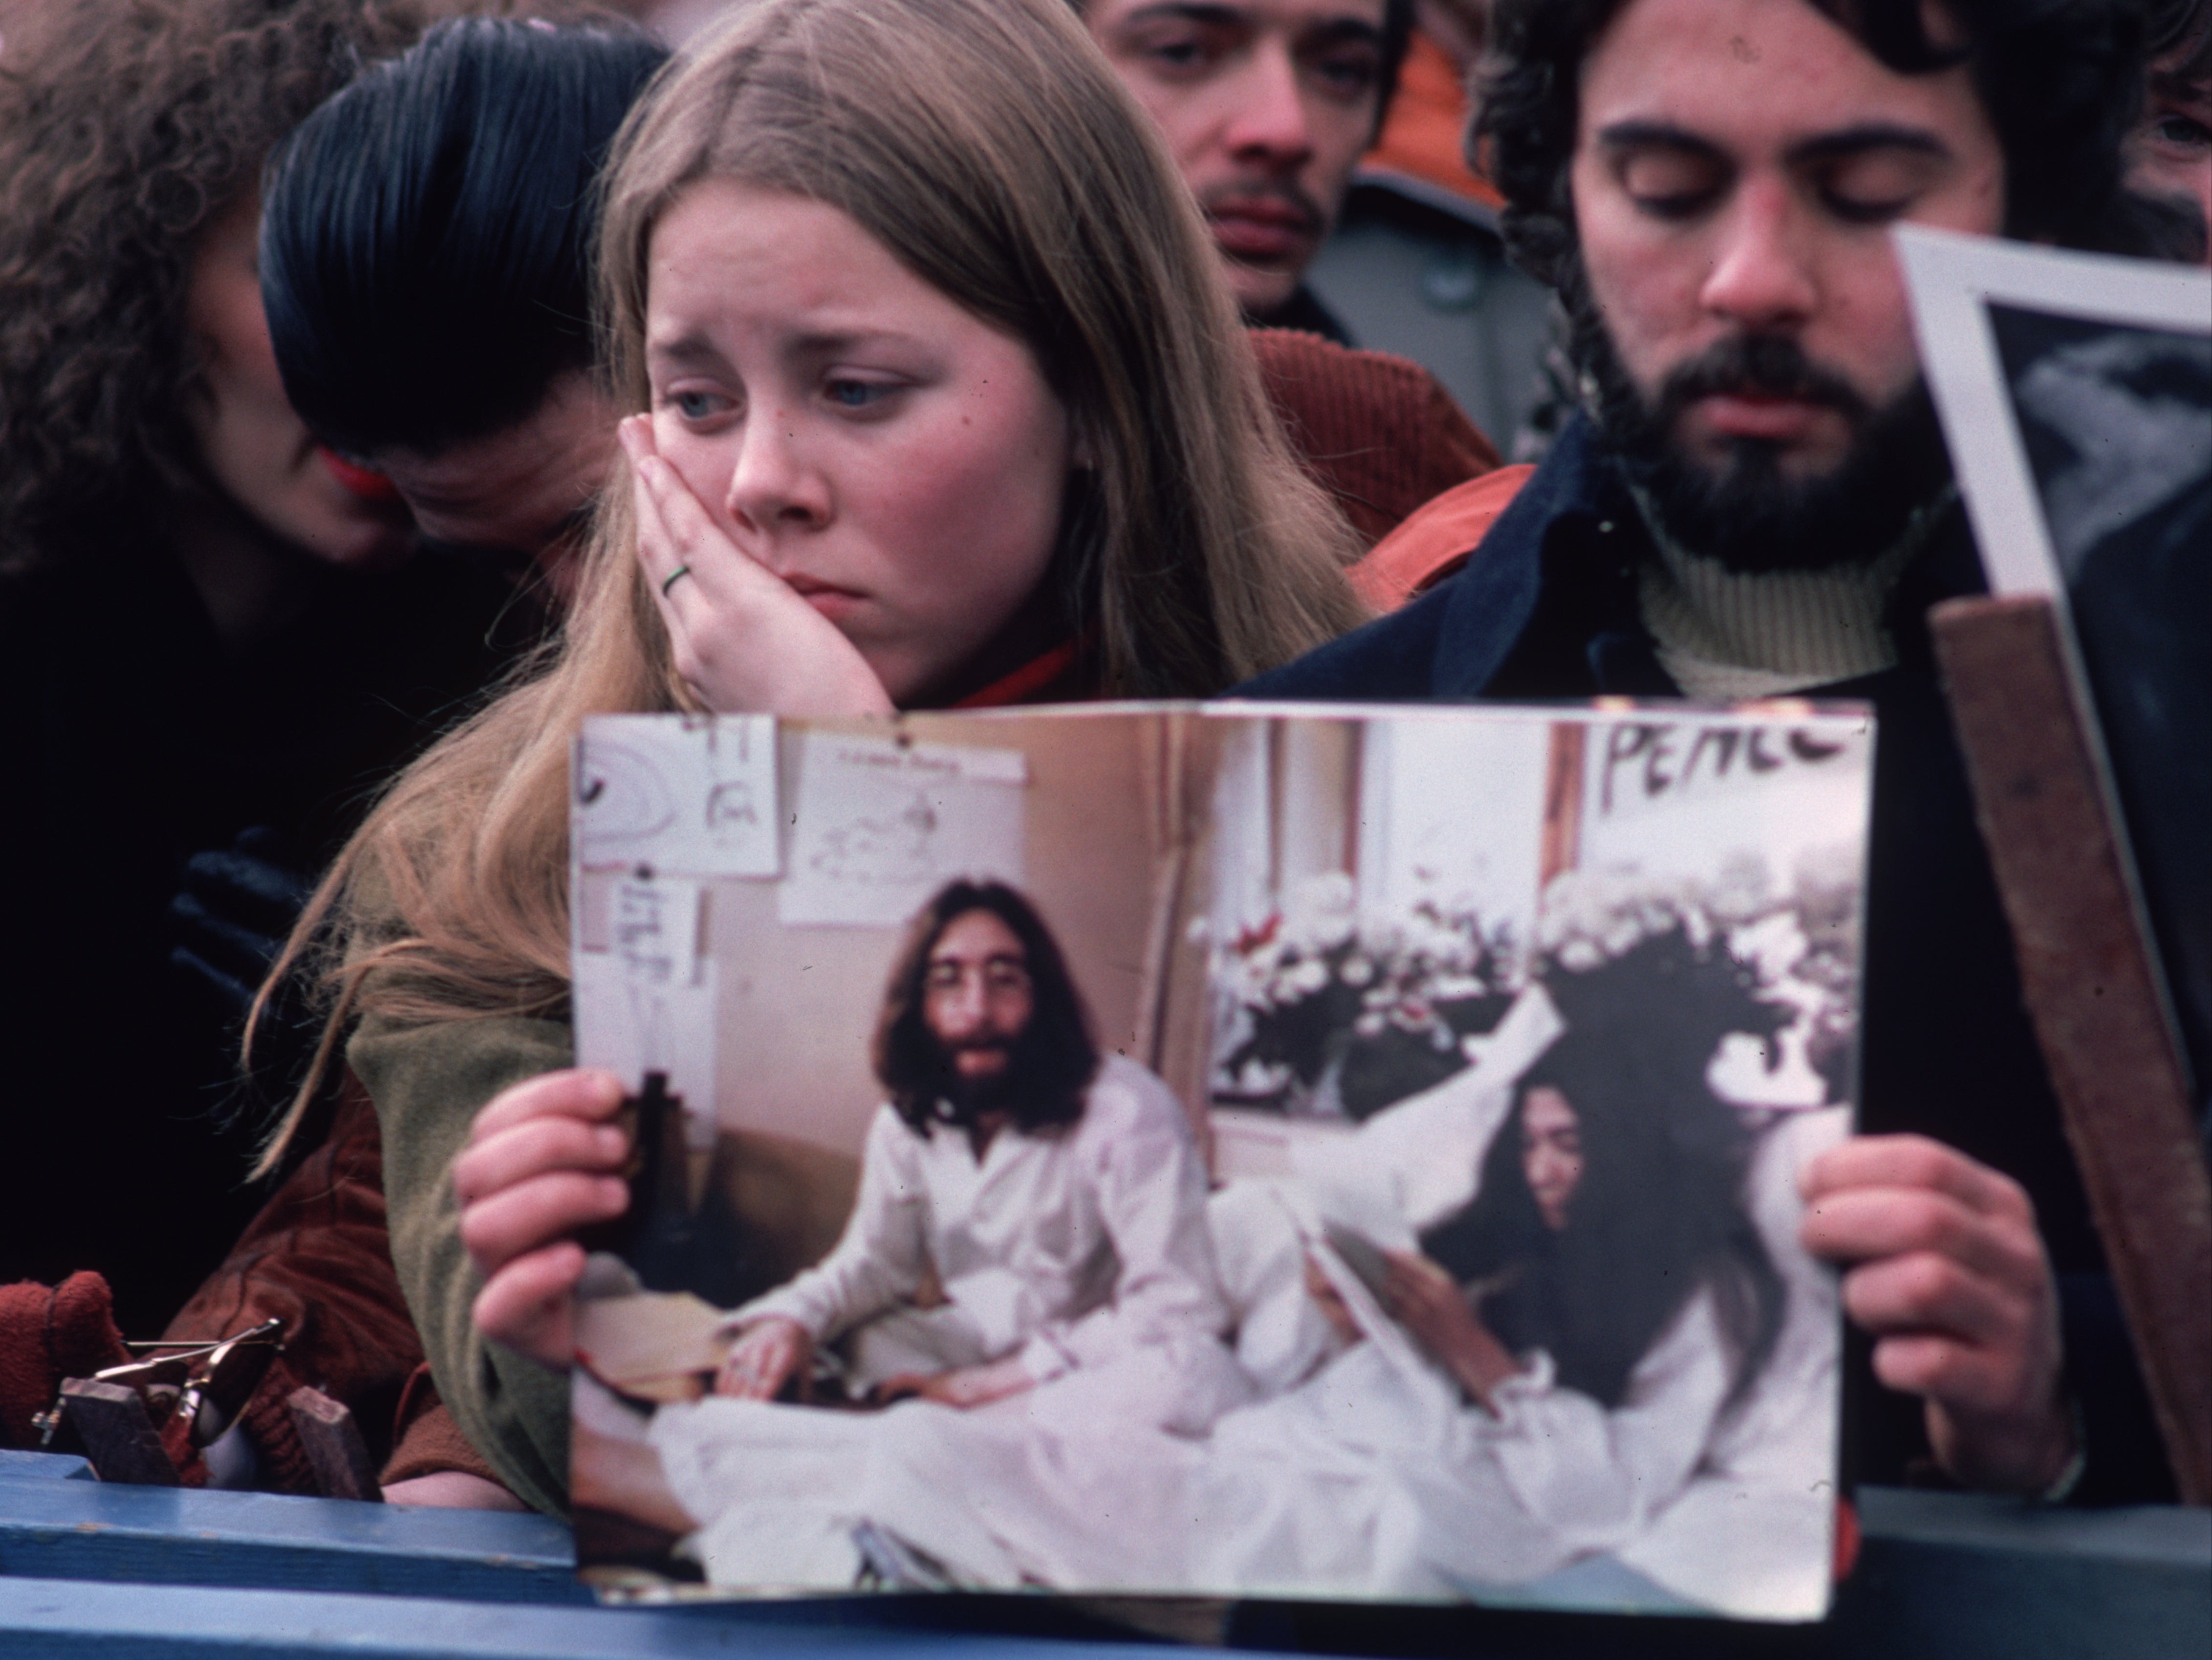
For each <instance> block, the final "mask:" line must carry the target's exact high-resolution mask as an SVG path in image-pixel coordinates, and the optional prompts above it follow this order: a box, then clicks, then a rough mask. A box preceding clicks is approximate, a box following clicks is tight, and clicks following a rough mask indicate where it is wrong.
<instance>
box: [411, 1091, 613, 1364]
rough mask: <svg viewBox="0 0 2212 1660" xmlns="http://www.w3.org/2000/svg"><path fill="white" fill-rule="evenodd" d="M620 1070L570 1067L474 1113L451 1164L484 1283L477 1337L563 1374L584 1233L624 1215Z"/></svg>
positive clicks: (468, 1241) (465, 1233)
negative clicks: (474, 1118)
mask: <svg viewBox="0 0 2212 1660" xmlns="http://www.w3.org/2000/svg"><path fill="white" fill-rule="evenodd" d="M622 1102H623V1089H622V1085H621V1084H620V1083H619V1082H618V1081H617V1079H615V1076H614V1074H613V1073H606V1072H596V1071H586V1070H584V1069H582V1068H580V1067H571V1068H568V1069H567V1070H564V1071H561V1072H549V1073H542V1074H540V1075H539V1076H538V1077H536V1078H531V1079H525V1080H524V1081H523V1082H521V1083H520V1084H516V1085H513V1086H512V1087H510V1088H507V1089H504V1090H501V1091H500V1092H499V1093H498V1094H497V1095H495V1096H494V1097H493V1098H491V1100H490V1102H489V1104H487V1105H486V1106H485V1108H484V1110H483V1111H482V1112H480V1113H478V1114H477V1121H476V1123H475V1125H474V1126H473V1127H472V1128H471V1129H470V1131H469V1140H468V1145H467V1146H465V1147H463V1148H462V1149H461V1151H460V1152H459V1155H458V1156H456V1157H455V1158H454V1160H453V1192H454V1195H455V1196H456V1197H458V1198H459V1200H460V1201H461V1243H462V1244H464V1245H465V1246H466V1247H467V1248H468V1253H469V1256H470V1259H471V1261H472V1262H475V1264H476V1266H477V1272H478V1273H479V1274H482V1275H483V1281H484V1286H483V1291H481V1292H478V1293H477V1300H476V1306H475V1310H474V1312H475V1315H476V1323H477V1330H479V1331H481V1332H482V1333H483V1335H485V1336H487V1337H489V1338H490V1339H491V1340H492V1341H494V1342H496V1343H501V1344H503V1345H505V1346H506V1347H508V1348H510V1349H513V1350H514V1351H515V1352H516V1353H520V1354H526V1355H528V1356H529V1357H530V1358H531V1359H533V1360H536V1361H538V1362H539V1363H541V1364H542V1365H548V1366H551V1367H554V1368H556V1370H566V1369H567V1367H568V1364H569V1362H570V1361H571V1360H572V1359H574V1354H575V1302H574V1291H575V1287H576V1281H577V1280H578V1279H579V1278H580V1277H581V1275H582V1274H583V1272H584V1248H583V1246H582V1245H580V1244H579V1243H577V1242H576V1238H575V1235H576V1234H577V1233H578V1232H579V1231H580V1230H582V1229H583V1228H585V1227H586V1226H588V1225H590V1224H592V1223H593V1222H605V1221H607V1220H610V1219H612V1218H614V1217H617V1216H619V1215H621V1214H622V1213H623V1209H624V1208H625V1207H627V1206H628V1205H629V1183H627V1182H625V1181H624V1180H623V1177H622V1176H621V1175H620V1174H619V1172H620V1171H621V1170H622V1167H623V1163H624V1161H625V1160H626V1159H627V1158H629V1133H628V1132H627V1131H625V1130H624V1129H623V1128H622V1127H621V1126H619V1125H618V1124H616V1123H614V1122H612V1120H613V1118H614V1116H615V1114H616V1113H617V1111H618V1110H620V1109H621V1107H622Z"/></svg>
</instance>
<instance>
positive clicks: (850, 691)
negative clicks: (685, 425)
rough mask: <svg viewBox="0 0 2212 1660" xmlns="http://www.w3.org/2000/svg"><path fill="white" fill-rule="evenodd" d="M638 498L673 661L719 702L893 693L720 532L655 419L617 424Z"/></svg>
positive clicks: (849, 699)
mask: <svg viewBox="0 0 2212 1660" xmlns="http://www.w3.org/2000/svg"><path fill="white" fill-rule="evenodd" d="M619 430H620V432H621V435H622V441H623V449H624V450H625V451H627V452H628V453H629V463H630V476H631V480H632V488H633V489H634V490H635V498H636V504H637V557H638V563H639V564H640V566H641V567H642V568H643V569H644V571H645V575H646V580H647V581H649V582H651V583H652V584H653V591H654V592H655V593H657V594H658V595H659V603H660V614H661V617H662V618H663V619H664V620H665V622H666V623H667V625H668V637H669V643H670V647H671V651H672V652H673V654H674V657H675V661H676V672H678V674H680V675H682V676H683V677H684V684H686V685H688V686H690V688H691V690H692V691H693V693H694V694H695V695H696V696H697V697H698V699H699V701H700V702H702V703H704V704H706V706H707V707H708V708H710V709H713V710H714V711H715V712H716V713H717V714H788V715H839V714H890V712H891V711H892V709H893V708H894V705H893V703H892V702H891V699H890V694H889V693H887V692H886V691H885V690H884V684H883V682H882V681H881V680H879V679H878V678H876V672H875V671H874V670H873V669H872V668H871V667H869V666H868V661H867V660H866V658H864V657H863V656H861V655H860V650H859V648H857V647H855V646H854V644H853V642H851V641H849V640H848V639H847V638H846V637H845V636H844V635H842V634H841V633H839V632H838V631H837V629H836V625H835V624H833V623H830V622H829V619H828V618H826V617H823V615H822V614H821V613H820V612H819V611H816V610H815V609H814V607H813V606H811V605H808V604H807V603H806V601H805V600H804V599H801V598H799V595H798V594H797V593H793V591H792V589H791V588H790V587H788V586H787V584H786V583H785V582H784V581H782V579H781V578H780V577H778V576H775V575H773V574H772V573H770V572H769V571H768V570H766V569H763V567H762V566H761V565H759V564H758V563H757V562H755V561H754V560H753V559H751V558H750V557H748V556H746V555H745V554H744V552H743V551H741V550H739V549H738V547H737V546H736V545H734V544H732V542H731V540H730V538H728V537H727V536H726V535H724V534H723V533H722V531H721V528H720V526H718V525H716V524H715V523H714V519H713V516H712V515H711V514H708V511H707V509H706V508H704V507H703V506H702V505H701V503H700V502H699V499H698V497H696V496H694V495H693V494H692V493H691V491H690V488H689V487H688V486H686V485H685V483H684V480H683V479H682V478H681V477H678V475H677V472H676V469H675V468H673V467H671V466H670V465H668V463H667V462H666V461H665V460H663V459H661V457H660V456H659V453H658V452H657V451H656V450H655V449H654V447H653V423H652V422H651V420H650V419H649V418H648V417H645V416H642V415H634V416H631V417H629V418H628V419H627V420H625V421H624V422H623V423H622V426H621V428H620V429H619Z"/></svg>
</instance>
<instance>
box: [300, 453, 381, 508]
mask: <svg viewBox="0 0 2212 1660" xmlns="http://www.w3.org/2000/svg"><path fill="white" fill-rule="evenodd" d="M315 453H316V454H317V455H318V456H319V457H321V458H322V463H323V465H324V466H325V467H326V468H328V469H329V470H330V474H331V477H333V478H335V479H337V481H338V483H340V484H342V485H343V486H344V487H345V489H346V490H347V491H348V493H349V494H350V495H353V496H358V497H360V498H361V499H362V501H364V502H375V503H376V504H377V505H378V506H380V507H381V506H385V505H386V504H388V503H390V502H397V501H398V500H399V487H398V485H397V484H395V483H392V481H391V480H390V479H389V478H386V477H385V476H384V475H383V474H382V473H380V472H371V471H369V470H368V468H367V467H357V466H356V465H354V464H353V463H352V462H350V461H349V460H347V459H345V457H343V455H340V454H339V453H337V451H336V450H333V449H330V448H327V447H325V446H324V445H321V444H318V445H316V446H315Z"/></svg>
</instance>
